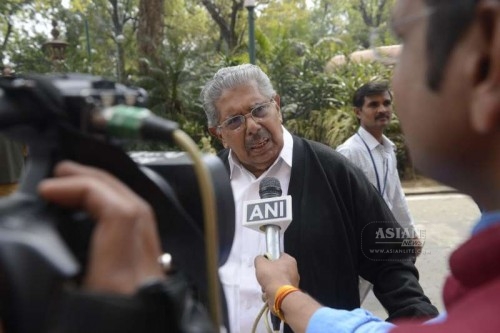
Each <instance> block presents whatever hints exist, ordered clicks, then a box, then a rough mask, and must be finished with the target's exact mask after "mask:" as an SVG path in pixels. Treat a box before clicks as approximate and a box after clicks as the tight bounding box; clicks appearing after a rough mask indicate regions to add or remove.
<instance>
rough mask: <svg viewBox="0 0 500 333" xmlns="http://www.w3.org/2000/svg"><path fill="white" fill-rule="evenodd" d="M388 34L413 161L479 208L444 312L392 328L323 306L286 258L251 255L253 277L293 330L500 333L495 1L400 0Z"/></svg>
mask: <svg viewBox="0 0 500 333" xmlns="http://www.w3.org/2000/svg"><path fill="white" fill-rule="evenodd" d="M392 27H393V30H394V32H395V33H396V34H397V35H398V36H399V37H400V38H401V40H402V41H403V46H402V49H401V54H400V56H399V59H398V62H397V65H396V68H395V72H394V77H393V87H394V93H395V98H396V99H397V100H398V103H399V105H400V107H399V108H398V116H399V119H400V121H401V126H402V128H403V132H404V133H405V138H406V141H407V144H408V147H409V149H410V152H411V155H412V159H413V162H414V164H415V166H416V167H418V169H419V170H420V171H422V172H423V173H425V174H426V175H427V176H429V177H433V178H435V179H437V180H438V181H440V182H442V183H445V184H448V185H450V186H453V187H455V188H457V189H458V190H460V191H461V192H463V193H466V194H469V195H470V196H471V197H472V198H473V199H474V200H475V201H476V202H477V203H478V204H479V206H480V207H481V208H482V215H481V218H480V219H479V221H478V222H477V224H476V225H475V227H474V228H473V229H472V230H471V236H470V238H469V239H468V240H466V241H465V242H464V243H463V244H462V245H461V246H460V247H459V248H458V249H456V250H455V251H454V252H453V253H452V254H451V256H450V260H449V267H450V275H449V276H448V277H447V279H446V282H445V286H444V289H443V300H444V304H445V306H446V313H443V314H442V315H440V316H439V317H438V318H434V319H432V320H431V321H429V322H426V323H425V324H418V323H414V322H398V323H397V324H398V325H397V326H394V325H393V324H391V323H386V322H383V321H381V320H380V319H378V318H376V317H374V316H373V315H372V314H370V313H368V312H367V311H364V310H362V309H355V310H352V311H345V310H340V307H334V308H336V309H332V308H328V307H326V306H324V305H326V303H325V302H323V301H322V300H321V298H319V297H316V298H317V299H318V300H319V302H317V301H315V300H314V299H312V298H311V297H310V296H308V295H307V294H306V293H303V292H301V291H300V290H298V289H297V288H295V287H297V283H296V282H297V281H298V278H299V274H300V277H301V278H302V276H303V272H302V271H301V270H300V262H299V263H298V265H299V269H298V270H297V268H296V262H295V259H293V258H292V257H291V256H289V255H286V254H283V255H282V256H281V257H280V258H279V259H278V260H275V261H272V262H271V261H269V260H267V259H265V258H264V257H262V256H260V257H257V258H256V260H255V264H256V271H257V278H258V280H259V282H260V284H261V285H262V288H263V289H264V291H265V292H266V294H267V295H268V299H269V306H270V307H271V308H273V309H274V310H275V311H276V312H279V313H281V314H282V316H283V317H284V318H285V320H286V321H287V323H288V324H289V325H290V326H291V327H292V328H293V330H294V331H295V332H308V333H313V332H322V333H327V332H356V333H363V332H370V333H386V332H391V333H397V332H404V333H412V332H425V333H434V332H436V333H437V332H453V333H462V332H464V333H465V332H481V333H490V332H491V333H493V332H495V333H496V332H500V316H499V315H498V314H499V313H500V269H499V267H500V266H499V265H498V262H499V261H500V250H499V249H500V246H499V244H500V172H499V170H500V88H499V87H500V47H499V45H500V29H499V27H500V2H499V1H497V0H495V1H490V0H453V1H452V0H448V1H444V0H399V1H398V2H397V4H396V7H395V9H394V13H393V19H392ZM285 250H286V249H285ZM293 255H294V254H293ZM299 260H300V259H299V258H297V261H299ZM290 285H291V286H290ZM283 290H286V291H288V290H293V292H291V291H288V292H287V294H286V295H285V294H284V293H283ZM306 292H307V291H306ZM311 296H313V295H311Z"/></svg>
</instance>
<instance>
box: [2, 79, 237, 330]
mask: <svg viewBox="0 0 500 333" xmlns="http://www.w3.org/2000/svg"><path fill="white" fill-rule="evenodd" d="M146 98H147V96H146V93H145V91H144V90H142V89H140V88H133V87H126V86H124V85H121V84H116V83H114V82H112V81H109V80H105V79H103V78H100V77H95V76H89V75H82V74H65V75H54V76H43V75H32V76H25V77H15V78H0V131H2V132H3V133H4V134H6V135H7V136H9V137H10V138H12V139H14V140H18V141H21V142H23V143H26V144H27V145H28V147H29V155H28V158H27V164H26V168H25V170H24V173H23V176H22V178H21V181H20V184H19V189H18V191H17V192H15V193H14V194H12V195H10V196H9V197H6V198H2V199H0V318H2V320H3V321H4V324H5V326H6V328H7V332H23V333H24V332H40V331H41V330H40V328H41V327H47V325H48V322H47V320H48V318H49V317H50V316H49V315H50V311H51V309H52V307H51V306H48V304H52V303H53V300H54V298H55V297H54V296H55V295H57V293H58V292H59V291H60V290H61V289H62V288H64V287H65V286H67V285H68V283H71V284H74V283H76V284H78V283H79V278H80V277H81V276H82V274H83V273H84V272H85V268H86V262H87V253H88V247H89V239H90V235H91V233H92V229H93V221H92V220H91V219H90V218H89V217H88V216H87V215H86V214H85V213H83V212H80V211H68V210H65V209H62V208H60V207H56V206H54V205H50V204H47V203H46V202H44V201H43V200H42V199H41V198H40V197H39V196H38V195H37V190H36V189H37V186H38V183H39V182H40V181H41V180H43V179H45V178H47V177H50V176H51V175H52V169H53V167H54V165H55V164H56V163H57V162H58V161H60V160H63V159H69V160H74V161H76V162H79V163H82V164H86V165H90V166H94V167H98V168H101V169H104V170H106V171H108V172H110V173H111V174H113V175H114V176H116V177H117V178H118V179H120V180H121V181H122V182H124V183H125V184H126V185H127V186H129V187H130V188H131V189H132V190H133V191H135V192H136V193H137V194H138V195H139V196H141V197H142V198H144V199H145V200H146V201H147V202H148V203H149V204H150V205H151V206H152V208H153V210H154V211H155V214H156V217H157V221H158V224H157V227H158V232H159V235H160V240H161V245H162V248H163V251H164V252H168V253H170V254H171V255H172V257H173V259H174V264H175V265H176V267H178V269H179V270H180V271H182V272H183V274H184V275H185V276H186V278H187V280H188V282H189V283H190V284H191V286H192V289H193V290H194V292H195V294H196V295H197V298H198V299H199V300H200V301H201V302H202V303H204V304H207V302H208V290H207V288H208V286H207V281H206V280H207V279H206V271H207V268H206V260H205V240H204V237H203V235H204V224H203V213H202V208H201V199H200V189H199V186H198V184H197V183H196V182H195V181H194V180H195V179H196V177H195V176H194V170H193V163H192V162H191V161H190V160H189V159H188V158H187V156H186V154H184V153H180V152H179V153H171V154H170V155H169V154H163V155H162V154H160V155H156V157H155V158H152V159H151V158H150V159H149V160H148V161H146V160H144V159H142V160H141V159H138V158H137V155H136V156H135V158H132V157H131V156H134V154H131V155H129V154H128V153H127V152H125V151H124V150H123V149H122V148H121V146H120V144H119V142H121V141H118V140H116V138H114V137H112V136H110V135H109V134H107V133H103V132H102V128H101V127H99V126H97V127H96V126H94V125H95V121H94V117H95V116H96V115H98V114H99V112H101V111H102V110H103V109H104V108H106V107H110V106H112V105H115V104H126V105H144V104H145V102H146ZM174 156H175V158H174ZM203 161H204V163H205V165H206V167H207V169H208V170H209V173H210V177H211V178H212V179H211V181H212V183H213V184H214V185H215V186H214V188H215V192H216V193H215V198H216V207H217V210H218V211H220V212H221V213H219V214H217V216H218V225H217V230H218V236H219V237H218V238H219V244H216V245H215V246H217V247H218V250H219V265H222V264H223V263H224V262H225V260H226V259H227V257H228V255H229V251H230V249H231V245H232V240H233V234H234V200H233V195H232V190H231V185H230V182H229V177H228V174H227V171H226V170H225V167H224V165H223V163H222V162H221V161H220V160H219V159H218V158H217V157H216V156H213V155H206V156H203ZM221 298H222V299H223V300H224V297H221Z"/></svg>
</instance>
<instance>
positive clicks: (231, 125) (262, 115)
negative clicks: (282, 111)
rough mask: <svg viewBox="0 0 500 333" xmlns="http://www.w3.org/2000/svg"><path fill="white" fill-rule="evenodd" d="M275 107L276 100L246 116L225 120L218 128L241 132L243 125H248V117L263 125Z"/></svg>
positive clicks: (255, 108) (257, 107) (262, 105)
mask: <svg viewBox="0 0 500 333" xmlns="http://www.w3.org/2000/svg"><path fill="white" fill-rule="evenodd" d="M274 105H276V104H275V102H274V100H272V101H270V102H266V103H262V104H259V105H257V106H256V107H254V108H253V109H252V110H250V112H249V113H247V114H245V115H242V114H240V115H237V116H234V117H231V118H228V119H226V120H224V121H223V122H222V123H221V124H220V125H219V126H217V128H218V129H224V130H229V131H239V130H241V129H242V128H243V125H244V124H245V123H246V120H247V118H248V117H252V119H253V120H254V121H255V122H256V123H261V122H263V121H264V120H266V119H267V118H269V116H270V115H271V113H272V111H273V106H274Z"/></svg>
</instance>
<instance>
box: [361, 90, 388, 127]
mask: <svg viewBox="0 0 500 333" xmlns="http://www.w3.org/2000/svg"><path fill="white" fill-rule="evenodd" d="M355 111H356V117H358V119H359V121H360V124H361V126H362V127H363V128H364V129H366V130H367V131H368V132H370V133H372V134H377V135H378V134H382V132H383V131H384V129H385V128H386V127H387V126H389V123H390V122H391V117H392V98H391V95H390V94H389V92H387V91H386V92H384V93H381V94H377V95H370V96H365V98H364V102H363V106H361V108H356V109H355Z"/></svg>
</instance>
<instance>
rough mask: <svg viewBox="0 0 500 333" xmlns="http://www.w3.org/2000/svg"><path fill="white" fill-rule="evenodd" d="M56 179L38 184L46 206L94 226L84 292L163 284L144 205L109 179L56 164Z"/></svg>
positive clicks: (150, 213)
mask: <svg viewBox="0 0 500 333" xmlns="http://www.w3.org/2000/svg"><path fill="white" fill-rule="evenodd" d="M54 176H55V177H54V178H51V179H46V180H44V181H43V182H41V183H40V186H39V193H40V195H41V196H42V197H43V198H44V199H46V200H47V201H49V202H52V203H54V204H57V205H60V206H63V207H66V208H74V209H81V210H85V211H86V212H87V213H89V214H90V215H91V216H92V218H93V219H94V220H95V221H96V226H95V228H94V232H93V234H92V238H91V244H90V250H89V251H90V253H89V262H88V269H87V273H86V275H85V277H84V287H85V288H86V289H88V290H92V291H100V292H113V293H120V294H133V293H134V292H135V291H136V290H137V288H138V287H139V286H140V285H141V284H143V283H144V282H146V281H148V280H151V279H164V278H165V276H164V274H163V271H162V269H161V267H160V265H159V264H158V262H157V258H158V257H159V256H160V255H161V247H160V241H159V237H158V234H157V231H156V222H155V216H154V212H153V210H152V209H151V207H150V206H149V204H148V203H147V202H145V201H144V200H143V199H142V198H140V197H139V196H138V195H136V194H135V193H134V192H133V191H131V190H130V189H129V188H127V187H126V186H125V185H124V184H123V183H121V182H120V181H119V180H117V179H116V178H115V177H113V176H112V175H110V174H109V173H107V172H105V171H102V170H99V169H96V168H92V167H88V166H83V165H80V164H77V163H74V162H69V161H64V162H60V163H59V164H58V165H57V166H56V167H55V169H54Z"/></svg>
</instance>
